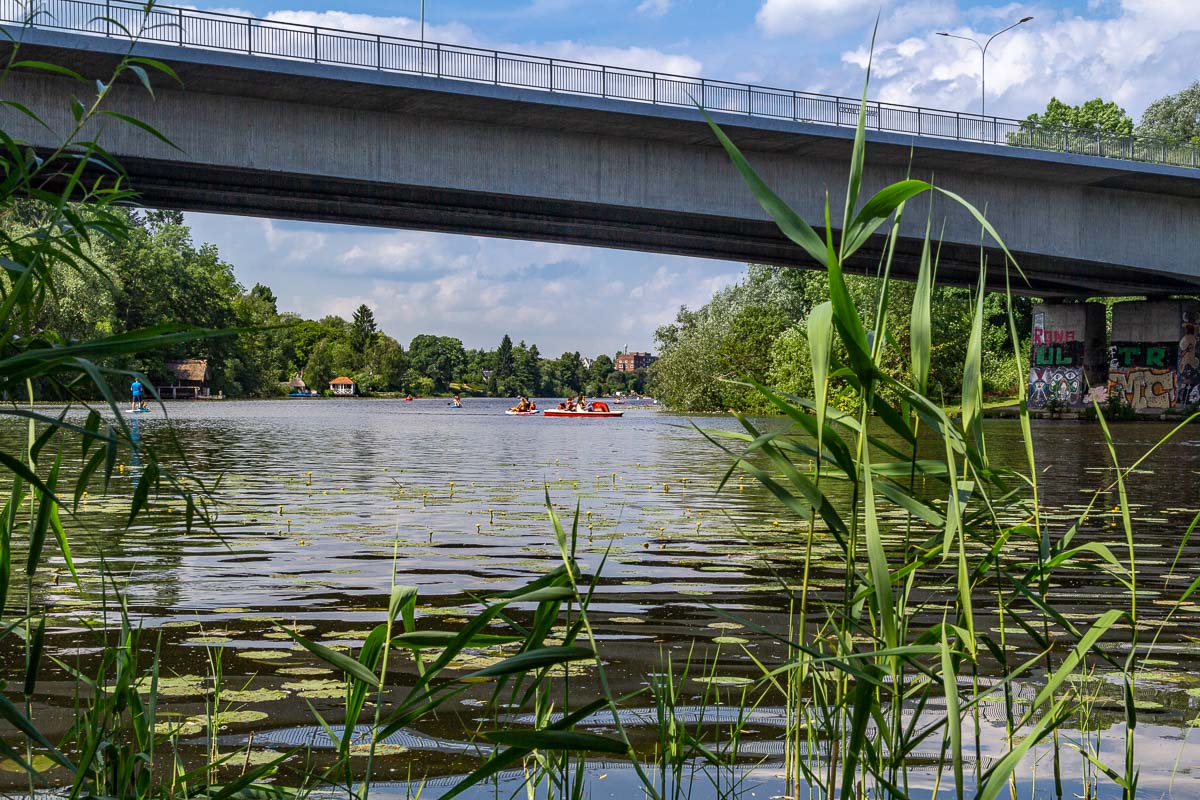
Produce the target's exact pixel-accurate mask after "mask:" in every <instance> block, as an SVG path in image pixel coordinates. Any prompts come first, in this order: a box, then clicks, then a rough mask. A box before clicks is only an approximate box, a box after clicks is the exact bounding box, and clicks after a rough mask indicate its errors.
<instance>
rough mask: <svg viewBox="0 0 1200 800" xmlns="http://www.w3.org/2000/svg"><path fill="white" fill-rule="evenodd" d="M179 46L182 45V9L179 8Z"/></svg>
mask: <svg viewBox="0 0 1200 800" xmlns="http://www.w3.org/2000/svg"><path fill="white" fill-rule="evenodd" d="M179 46H180V47H183V9H182V8H181V9H179Z"/></svg>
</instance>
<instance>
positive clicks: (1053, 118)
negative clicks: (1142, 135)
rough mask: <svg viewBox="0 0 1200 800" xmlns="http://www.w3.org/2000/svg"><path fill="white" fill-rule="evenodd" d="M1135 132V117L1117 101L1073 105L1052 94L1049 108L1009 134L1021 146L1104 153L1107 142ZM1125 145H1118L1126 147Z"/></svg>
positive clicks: (1027, 119)
mask: <svg viewBox="0 0 1200 800" xmlns="http://www.w3.org/2000/svg"><path fill="white" fill-rule="evenodd" d="M1132 134H1133V118H1132V117H1130V116H1129V115H1128V114H1126V113H1125V109H1123V108H1121V107H1120V106H1119V105H1117V104H1116V103H1114V102H1112V101H1111V100H1110V101H1106V100H1102V99H1101V98H1099V97H1097V98H1094V99H1092V100H1088V101H1087V102H1085V103H1083V104H1081V105H1078V106H1072V105H1068V104H1066V103H1064V102H1063V101H1061V100H1059V99H1058V98H1057V97H1051V98H1050V102H1049V103H1047V104H1046V110H1045V111H1043V112H1042V113H1041V114H1030V115H1029V116H1028V117H1026V118H1025V121H1024V122H1022V123H1021V129H1020V131H1016V132H1013V133H1010V134H1009V135H1008V143H1009V144H1011V145H1014V146H1017V147H1032V148H1036V149H1048V150H1061V149H1064V146H1065V149H1069V150H1070V151H1071V152H1082V153H1089V152H1091V153H1097V154H1101V155H1102V154H1103V153H1104V152H1105V151H1106V148H1105V144H1106V142H1108V143H1110V144H1109V147H1111V140H1112V139H1114V138H1115V139H1127V138H1128V137H1129V136H1131V135H1132ZM1123 146H1124V144H1121V145H1118V147H1123Z"/></svg>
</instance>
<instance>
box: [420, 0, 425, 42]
mask: <svg viewBox="0 0 1200 800" xmlns="http://www.w3.org/2000/svg"><path fill="white" fill-rule="evenodd" d="M421 45H422V46H424V45H425V0H421Z"/></svg>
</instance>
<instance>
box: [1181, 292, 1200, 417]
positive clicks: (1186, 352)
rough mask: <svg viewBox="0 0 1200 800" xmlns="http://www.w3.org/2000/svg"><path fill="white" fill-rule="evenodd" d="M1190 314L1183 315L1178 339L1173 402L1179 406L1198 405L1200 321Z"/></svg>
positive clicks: (1199, 393) (1199, 396)
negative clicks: (1175, 385) (1177, 378)
mask: <svg viewBox="0 0 1200 800" xmlns="http://www.w3.org/2000/svg"><path fill="white" fill-rule="evenodd" d="M1196 317H1197V315H1196V314H1195V313H1192V312H1188V313H1185V314H1184V315H1183V336H1182V337H1180V339H1179V361H1178V371H1179V386H1178V389H1177V392H1176V398H1175V402H1176V404H1178V405H1181V406H1192V405H1200V351H1198V350H1197V338H1198V337H1200V321H1197V319H1196Z"/></svg>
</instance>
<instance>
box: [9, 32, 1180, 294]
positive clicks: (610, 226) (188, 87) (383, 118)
mask: <svg viewBox="0 0 1200 800" xmlns="http://www.w3.org/2000/svg"><path fill="white" fill-rule="evenodd" d="M23 35H24V36H25V39H26V43H25V44H24V45H23V47H24V52H23V53H22V55H23V57H24V58H29V59H39V60H44V61H49V62H52V63H57V64H62V65H64V66H68V67H70V68H72V69H75V70H76V71H78V72H80V73H81V74H83V75H85V76H87V77H93V78H99V77H104V76H106V75H107V74H108V73H109V71H110V70H111V69H112V66H113V65H114V64H115V63H116V61H117V60H118V59H119V58H120V56H121V54H122V53H123V52H124V51H125V50H126V49H127V48H128V43H123V42H119V41H115V40H107V39H104V38H96V37H84V36H79V35H73V34H62V33H49V32H45V31H33V30H30V31H25V32H24V33H23ZM135 50H136V52H138V53H139V54H142V55H147V56H151V57H154V58H159V59H163V60H166V61H168V62H169V63H170V64H171V65H172V67H173V68H174V69H175V70H176V71H177V72H178V73H179V76H180V78H181V81H182V84H183V88H182V89H179V88H177V87H176V88H172V87H169V86H163V87H161V88H159V89H158V91H157V98H156V100H154V101H151V100H149V99H148V98H146V97H145V96H144V92H142V91H141V90H140V88H139V87H136V86H135V85H131V86H130V87H129V89H128V90H127V91H124V92H123V93H121V94H120V95H119V97H118V98H117V101H118V103H119V104H120V105H121V107H122V108H121V110H125V111H127V112H129V113H132V114H133V115H134V116H137V117H139V118H141V119H146V120H147V121H148V122H150V123H151V124H154V125H156V126H157V127H159V128H160V129H162V130H163V131H164V132H165V133H166V134H167V135H168V136H169V137H171V138H172V140H174V141H177V142H179V143H181V146H182V148H183V151H184V152H183V153H182V154H180V153H179V152H178V151H175V150H172V149H170V148H168V147H166V146H165V145H162V144H161V143H158V142H156V141H154V140H152V139H151V138H150V137H149V136H147V135H145V134H143V133H141V132H139V131H124V132H120V131H115V132H114V133H113V134H111V135H112V136H115V137H117V138H115V139H113V140H111V141H109V140H106V144H107V145H110V150H112V152H114V153H116V154H117V155H118V156H119V157H120V158H121V160H122V163H123V164H124V165H125V167H126V168H127V170H128V172H129V175H130V177H131V180H132V183H133V186H134V187H135V188H136V189H137V190H138V191H139V192H140V193H141V197H142V199H143V202H144V203H145V204H146V205H148V206H151V207H162V208H175V209H182V210H191V211H208V212H219V213H228V214H239V215H250V216H262V217H275V218H285V219H296V220H310V221H321V222H338V223H349V224H361V225H371V226H380V227H392V228H412V229H421V230H431V231H445V232H452V233H460V234H476V235H485V236H500V237H508V238H517V239H529V240H536V241H549V242H562V243H570V244H580V245H593V246H602V247H611V248H624V249H633V250H645V251H652V252H661V253H671V254H680V255H689V256H700V257H707V258H716V259H726V260H730V261H743V262H757V263H769V264H778V265H782V266H797V267H814V266H816V265H815V264H814V263H813V262H812V261H811V259H809V258H808V257H807V256H805V255H804V253H803V252H802V251H801V250H800V249H799V248H798V247H796V246H795V245H793V244H792V243H791V242H789V241H788V240H787V239H785V238H784V237H783V235H782V234H781V233H780V232H779V231H778V229H776V228H775V226H774V225H773V224H772V223H771V222H770V221H769V220H768V219H766V217H765V214H764V213H763V212H762V210H761V209H760V208H758V206H757V205H756V203H755V202H754V200H753V198H752V197H751V196H750V193H749V191H748V190H747V189H746V187H745V186H744V184H743V183H742V182H741V179H740V178H739V177H738V176H737V174H736V171H735V170H734V169H733V168H732V166H731V164H730V163H729V161H728V159H727V158H726V156H725V155H724V153H723V152H721V150H720V148H719V147H718V146H717V143H716V141H715V138H714V137H713V135H712V133H711V131H710V130H709V128H708V126H707V124H706V123H705V122H704V121H703V119H702V118H701V117H700V115H699V114H698V112H697V111H695V110H692V109H680V108H674V109H673V108H662V107H655V106H650V105H647V104H638V103H630V102H621V101H612V100H602V99H599V98H581V97H574V96H566V95H558V94H550V93H546V92H538V91H533V90H521V89H513V88H509V87H503V86H491V85H487V84H472V83H466V82H461V81H449V80H444V79H432V78H424V77H421V76H412V75H404V74H393V73H386V72H375V71H372V70H362V69H352V68H342V67H330V66H327V65H320V64H308V63H304V62H298V61H282V60H279V59H269V58H261V57H252V56H245V55H237V54H231V53H220V52H212V51H204V50H195V49H190V48H186V49H185V48H178V47H170V46H162V45H145V44H139V45H137V46H136V48H135ZM12 77H15V78H20V80H16V81H13V80H10V81H9V85H8V86H9V91H10V93H12V94H13V97H12V98H11V99H20V100H24V101H26V102H27V104H28V105H30V106H31V107H33V108H35V109H36V110H38V111H39V113H43V112H44V113H46V114H47V115H48V116H54V115H58V120H59V122H60V123H62V124H64V125H65V124H67V123H68V122H69V119H67V117H66V114H67V108H68V105H67V101H68V98H69V97H70V95H71V94H75V93H78V92H79V91H81V90H80V89H79V88H78V85H76V84H72V83H71V82H69V81H66V80H65V79H59V78H50V77H45V76H31V77H30V78H29V79H25V78H24V77H23V76H12ZM26 80H27V82H26ZM131 83H132V82H131ZM22 93H24V94H22ZM0 113H2V114H5V115H11V116H9V117H6V120H11V121H13V123H14V125H13V126H12V127H13V128H14V129H15V130H17V131H18V134H19V135H23V136H25V137H26V138H27V139H28V140H29V141H31V142H33V143H34V144H35V145H41V146H53V145H55V144H57V142H56V141H54V140H53V139H50V138H47V134H46V132H45V131H43V130H41V129H38V128H37V127H36V126H32V125H31V124H29V123H28V122H27V121H24V120H22V119H20V118H19V117H18V115H16V112H14V111H12V110H11V109H10V110H3V111H0ZM720 122H721V124H722V125H723V126H724V127H725V128H726V130H727V132H729V133H730V135H731V136H732V137H733V138H734V139H735V141H737V142H738V143H739V145H740V146H741V147H742V148H743V149H744V150H745V151H746V152H747V155H748V157H749V158H750V159H751V161H752V163H754V164H755V166H756V167H757V168H759V169H760V171H762V173H763V175H764V177H765V178H766V179H767V180H768V182H769V183H771V185H772V186H774V187H775V188H777V189H778V190H780V192H781V194H782V195H783V196H784V197H785V199H787V200H788V201H789V202H791V203H792V205H793V207H794V208H796V210H797V212H798V213H800V214H801V215H802V216H804V217H805V218H807V219H809V220H810V221H812V222H814V223H815V222H817V221H818V220H820V219H821V217H822V213H821V208H822V205H823V203H824V202H825V197H826V194H827V193H828V196H829V201H830V202H831V203H832V204H833V207H834V208H835V209H840V208H841V205H842V202H843V201H842V199H841V195H840V193H841V192H842V191H843V190H844V182H845V174H846V171H847V163H848V157H849V152H850V146H851V142H852V136H853V132H852V131H849V130H846V129H838V128H832V127H829V126H820V125H812V124H804V123H792V122H780V121H777V120H760V119H756V118H751V119H748V118H745V117H734V116H730V115H724V116H723V117H721V118H720ZM22 125H24V127H23V128H22V127H21V126H22ZM6 127H9V126H8V125H7V124H6ZM868 136H869V145H868V164H867V179H868V180H867V187H866V188H867V189H868V191H869V190H870V189H871V188H879V187H880V186H882V185H884V184H886V183H887V182H890V181H892V180H897V179H900V178H903V177H905V176H906V175H910V174H911V175H912V176H916V177H925V178H929V179H931V180H933V181H934V182H936V183H937V184H938V185H939V186H943V187H947V188H950V189H952V190H954V191H956V192H958V193H959V194H962V195H963V196H965V197H967V198H968V199H969V200H971V201H972V202H974V203H976V204H977V205H978V206H979V207H981V208H986V210H987V214H988V217H989V219H990V220H991V221H992V223H993V224H994V225H995V226H996V228H997V229H998V230H999V231H1000V232H1001V234H1002V235H1003V236H1004V237H1005V240H1006V242H1007V243H1008V245H1009V247H1010V248H1011V249H1012V251H1013V252H1014V254H1015V255H1016V257H1017V259H1018V262H1019V264H1020V267H1021V269H1022V270H1023V272H1024V275H1025V278H1027V281H1026V280H1024V279H1022V278H1021V277H1020V276H1018V275H1016V274H1014V275H1013V276H1012V286H1013V288H1014V290H1016V291H1021V292H1027V293H1032V294H1040V295H1044V296H1096V295H1130V294H1172V293H1194V292H1200V225H1196V224H1195V220H1196V219H1198V218H1200V170H1187V169H1182V168H1173V167H1161V166H1153V165H1146V164H1137V163H1132V162H1120V161H1117V160H1115V159H1099V158H1093V157H1083V156H1070V155H1064V154H1060V153H1046V152H1041V151H1025V150H1020V149H1018V148H1009V147H995V146H983V145H970V144H964V143H962V142H953V141H945V140H935V139H928V138H920V137H901V136H897V135H894V134H881V133H869V134H868ZM39 137H40V138H39ZM929 208H930V205H929V201H925V200H921V201H919V202H914V203H911V204H910V209H909V211H908V213H907V215H906V224H905V226H904V227H903V228H902V236H901V237H900V240H899V243H898V246H897V256H898V258H897V262H896V264H895V272H896V274H898V275H900V276H901V277H911V276H913V275H915V273H916V269H917V263H918V257H919V252H920V238H919V237H920V236H921V235H922V234H923V232H924V229H925V220H926V216H927V213H929ZM932 215H933V220H934V224H933V230H934V231H944V234H945V241H944V242H943V244H942V246H941V263H940V268H939V280H940V281H941V282H943V283H947V284H957V285H967V286H973V285H975V284H976V283H977V281H978V275H979V265H980V261H981V252H980V244H979V243H980V231H979V226H978V224H977V223H976V222H975V221H974V219H973V218H971V217H970V216H969V215H968V214H966V212H964V211H962V210H961V209H960V208H958V207H956V206H955V204H953V203H951V202H949V201H947V200H945V199H941V200H936V201H934V202H933V211H932ZM943 222H944V223H945V224H944V226H943V224H942V223H943ZM882 244H883V242H882V239H881V238H880V237H876V239H875V240H873V241H872V242H871V243H870V244H869V245H868V246H867V247H866V248H864V250H863V251H862V252H861V253H860V254H859V255H858V256H857V257H856V260H855V263H854V264H853V265H852V267H853V268H854V269H856V270H857V271H859V272H863V273H872V272H874V271H875V270H876V269H877V267H878V261H879V254H880V250H881V248H882ZM985 255H986V256H987V258H988V263H989V265H990V267H989V273H988V277H989V279H988V283H989V285H990V286H992V287H993V288H1001V287H1003V286H1004V284H1005V275H1004V269H1003V266H1004V258H1003V256H1002V254H1001V252H1000V251H999V250H998V249H997V248H995V247H989V248H987V249H986V250H985Z"/></svg>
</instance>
